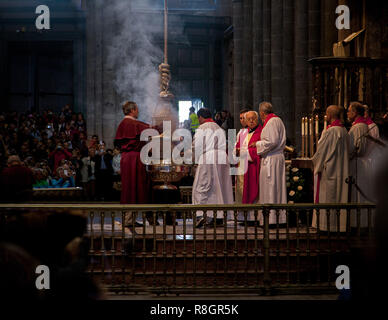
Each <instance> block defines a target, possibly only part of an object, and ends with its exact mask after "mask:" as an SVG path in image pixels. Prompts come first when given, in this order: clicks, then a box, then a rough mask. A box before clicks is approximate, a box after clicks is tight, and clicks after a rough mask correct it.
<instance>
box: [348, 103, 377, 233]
mask: <svg viewBox="0 0 388 320" xmlns="http://www.w3.org/2000/svg"><path fill="white" fill-rule="evenodd" d="M364 113H365V108H364V106H363V105H362V104H361V103H359V102H351V103H350V106H349V108H348V113H347V116H348V120H349V121H351V122H352V127H351V128H350V130H349V136H350V150H349V153H350V175H351V176H352V177H353V179H355V184H353V185H352V192H351V202H357V203H365V202H370V201H371V199H368V196H367V195H366V193H367V192H368V191H367V190H366V188H368V186H369V182H368V181H369V180H370V175H371V174H372V172H370V171H369V170H368V158H367V149H368V144H369V143H370V142H369V140H368V139H367V136H368V134H369V132H368V130H369V129H368V125H367V123H366V120H365V118H364ZM350 220H351V226H352V227H358V226H357V215H356V212H355V211H354V212H353V213H352V215H351V219H350ZM372 220H373V218H372V219H371V221H372ZM367 226H368V215H367V210H366V209H362V210H361V217H360V227H362V228H365V227H367Z"/></svg>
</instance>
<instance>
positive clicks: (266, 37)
mask: <svg viewBox="0 0 388 320" xmlns="http://www.w3.org/2000/svg"><path fill="white" fill-rule="evenodd" d="M262 46H263V88H264V90H263V100H271V0H263V43H262Z"/></svg>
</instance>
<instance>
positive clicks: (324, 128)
mask: <svg viewBox="0 0 388 320" xmlns="http://www.w3.org/2000/svg"><path fill="white" fill-rule="evenodd" d="M326 128H327V116H325V120H324V121H323V130H324V131H325V130H326Z"/></svg>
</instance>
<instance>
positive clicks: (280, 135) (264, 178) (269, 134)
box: [256, 102, 287, 225]
mask: <svg viewBox="0 0 388 320" xmlns="http://www.w3.org/2000/svg"><path fill="white" fill-rule="evenodd" d="M259 115H260V118H261V120H262V121H263V122H264V125H263V130H262V132H261V138H260V141H257V142H256V148H257V154H258V155H259V156H261V164H260V166H261V168H260V178H259V181H260V183H259V185H260V188H259V189H260V190H259V203H261V204H283V203H284V204H285V203H287V188H286V167H285V158H284V147H285V145H286V129H285V127H284V124H283V121H282V120H281V119H280V118H279V117H277V116H276V115H275V114H274V113H273V108H272V105H271V104H270V103H269V102H262V103H260V106H259ZM279 213H280V214H279V221H278V222H279V224H284V223H286V213H285V212H284V210H281V211H279ZM259 220H260V224H261V225H262V224H263V216H262V214H260V215H259ZM276 220H277V219H276V211H275V210H271V212H270V216H269V223H270V224H276V223H277V221H276Z"/></svg>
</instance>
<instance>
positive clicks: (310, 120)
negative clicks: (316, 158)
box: [309, 118, 314, 158]
mask: <svg viewBox="0 0 388 320" xmlns="http://www.w3.org/2000/svg"><path fill="white" fill-rule="evenodd" d="M309 137H310V158H311V157H312V156H313V153H314V150H313V147H314V131H313V118H309Z"/></svg>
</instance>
